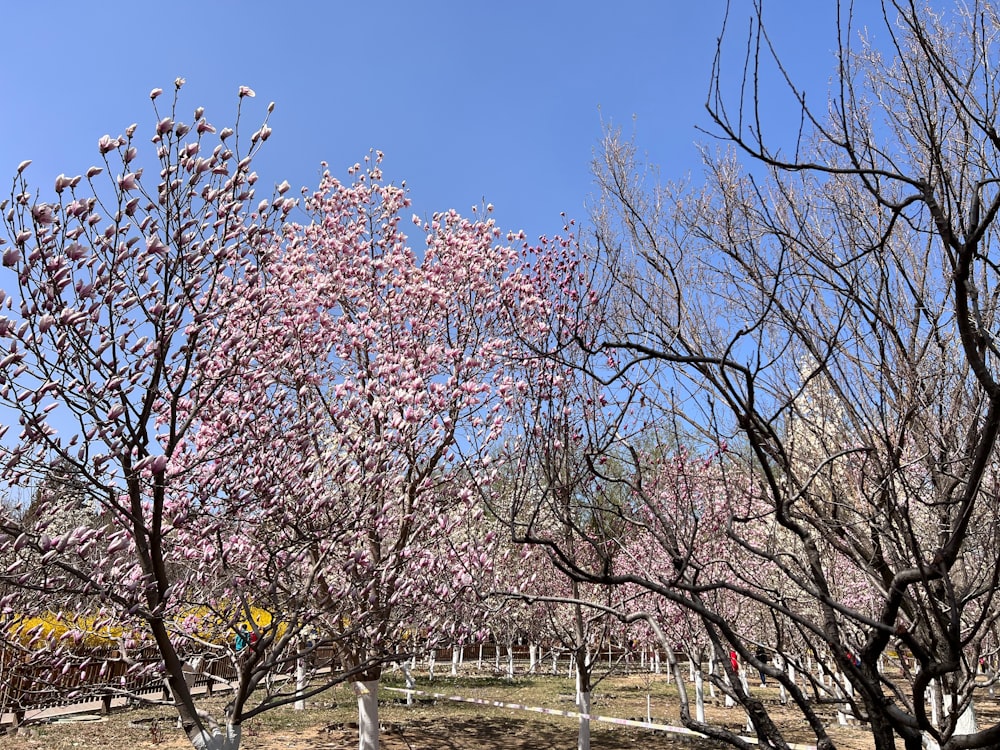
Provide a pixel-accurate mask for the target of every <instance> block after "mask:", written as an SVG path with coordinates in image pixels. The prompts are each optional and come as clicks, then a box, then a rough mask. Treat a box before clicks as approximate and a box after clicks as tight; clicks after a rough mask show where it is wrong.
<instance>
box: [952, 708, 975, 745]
mask: <svg viewBox="0 0 1000 750" xmlns="http://www.w3.org/2000/svg"><path fill="white" fill-rule="evenodd" d="M978 731H979V722H978V721H977V720H976V704H975V701H969V705H968V706H966V707H965V710H964V711H962V715H961V716H959V717H958V721H957V722H956V723H955V736H956V737H957V736H958V735H961V734H975V733H976V732H978Z"/></svg>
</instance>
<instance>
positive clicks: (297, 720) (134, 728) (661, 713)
mask: <svg viewBox="0 0 1000 750" xmlns="http://www.w3.org/2000/svg"><path fill="white" fill-rule="evenodd" d="M387 682H388V684H389V685H391V684H392V682H391V680H389V681H387ZM420 687H421V688H422V689H424V690H426V691H428V692H439V693H444V694H447V695H462V696H465V697H476V698H479V699H481V700H487V701H494V700H496V701H503V702H508V703H518V704H523V705H529V706H544V707H546V708H549V709H551V710H556V711H572V710H574V705H573V701H572V695H571V691H572V682H571V681H570V680H568V679H564V678H555V677H532V678H527V677H525V678H519V679H515V680H513V681H507V680H499V679H482V678H480V679H477V678H472V679H467V678H454V679H450V680H441V679H438V680H436V681H434V682H433V683H431V684H423V685H420ZM672 690H673V689H672V687H671V686H669V685H667V684H666V681H665V680H664V679H662V678H661V679H660V680H658V681H656V682H654V681H653V680H651V679H650V678H649V677H648V676H631V677H618V678H612V679H609V680H607V681H605V682H603V683H601V684H600V685H599V686H598V687H597V688H596V689H595V691H594V707H593V713H594V714H598V715H603V716H613V717H618V718H631V719H638V720H644V719H645V718H646V696H647V695H648V696H649V700H650V712H651V714H652V719H653V721H654V722H657V723H661V724H669V725H679V723H680V722H679V715H678V713H677V710H676V706H677V699H676V693H675V692H672ZM772 692H773V693H774V695H771V693H772ZM396 695H397V694H395V693H392V692H390V691H383V692H382V693H381V694H380V698H381V701H380V719H381V724H382V734H381V746H382V748H383V750H464V749H465V748H472V749H473V750H529V748H530V749H531V750H535V749H537V748H553V749H555V750H562V749H565V750H573V749H574V748H576V735H577V727H578V724H577V720H576V719H572V718H566V717H560V716H547V715H539V714H537V713H531V712H527V711H523V710H515V709H509V708H499V707H493V706H489V705H478V704H472V703H461V702H453V701H448V700H442V699H437V700H431V699H430V698H424V699H422V700H421V702H419V703H418V704H417V705H413V706H406V705H404V704H403V701H402V699H401V698H399V697H396ZM761 697H762V698H763V699H764V700H765V701H766V702H767V703H768V704H769V707H770V708H771V709H772V712H773V714H774V716H775V717H776V719H777V720H778V721H779V723H780V724H781V725H782V726H783V727H784V728H787V730H788V732H789V734H788V739H789V740H790V741H793V742H799V743H807V744H812V743H813V742H814V741H815V740H814V738H812V737H811V736H810V735H809V734H808V732H806V731H804V726H803V722H802V719H801V718H799V717H798V716H797V715H796V714H795V713H794V712H792V711H789V710H788V709H785V708H784V707H781V706H780V705H779V704H778V701H777V690H773V691H772V690H770V689H765V690H763V691H761ZM214 701H215V704H214V705H211V704H210V705H208V706H207V708H209V710H212V711H219V710H220V708H221V701H220V699H218V698H216V699H214ZM707 712H708V718H709V721H711V722H714V723H721V724H724V725H726V726H728V727H729V728H731V729H734V730H741V729H742V728H743V724H744V723H745V715H743V714H742V712H740V711H739V709H735V708H731V709H726V708H724V707H723V706H722V705H721V704H719V703H717V702H716V703H712V704H711V705H709V706H708V707H707ZM175 716H176V714H172V709H171V708H170V707H169V706H154V707H151V708H150V707H147V708H141V709H131V710H120V711H115V712H113V713H112V714H111V715H110V716H103V717H102V716H97V715H84V714H80V715H75V716H71V717H65V718H62V719H58V720H46V721H44V722H36V723H29V724H27V725H25V726H23V727H21V728H20V729H18V730H16V731H13V730H12V731H8V733H7V734H6V735H4V736H0V750H27V749H28V748H31V749H32V750H34V749H36V748H44V749H45V750H107V748H109V747H126V748H143V749H146V748H149V749H158V750H187V749H188V748H190V747H191V746H190V743H188V741H187V739H186V738H185V737H184V736H183V734H182V733H181V731H180V730H179V729H177V728H176V719H175V718H174V717H175ZM355 721H356V704H355V703H354V699H353V695H352V693H351V692H350V690H349V689H348V688H346V687H340V688H335V689H333V690H331V691H329V692H328V693H324V694H323V695H322V696H320V699H319V700H317V701H316V702H312V703H310V704H308V705H307V707H306V710H304V711H293V710H291V709H286V708H282V709H276V710H273V711H269V712H266V713H264V714H262V715H260V716H259V717H258V718H255V719H253V720H251V721H249V722H247V723H246V724H245V725H244V731H243V743H242V747H243V748H246V750H279V749H280V750H334V749H337V750H339V749H340V748H354V747H357V742H358V740H357V725H356V724H355V723H354V722H355ZM828 724H829V727H830V731H831V734H833V735H834V736H835V737H836V739H837V743H838V747H839V748H842V750H867V748H869V747H870V742H869V741H868V739H867V735H866V733H865V732H864V730H863V729H861V728H859V727H841V726H839V725H838V724H837V721H836V717H835V715H832V714H831V716H830V721H829V722H828ZM591 727H592V730H591V732H592V747H593V748H594V750H626V749H631V748H662V749H664V750H681V749H682V748H683V749H684V750H708V749H709V748H719V747H722V746H721V745H720V744H719V743H716V742H712V741H709V740H704V739H699V738H695V737H687V736H682V735H677V734H670V733H666V732H659V731H651V730H647V729H635V728H630V727H622V726H617V725H613V724H606V723H600V722H593V723H592V724H591Z"/></svg>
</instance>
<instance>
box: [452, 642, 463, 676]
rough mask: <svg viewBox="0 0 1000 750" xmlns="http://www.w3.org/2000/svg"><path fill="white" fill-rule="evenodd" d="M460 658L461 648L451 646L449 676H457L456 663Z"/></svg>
mask: <svg viewBox="0 0 1000 750" xmlns="http://www.w3.org/2000/svg"><path fill="white" fill-rule="evenodd" d="M461 659H462V649H461V647H460V646H452V647H451V676H452V677H457V676H458V663H459V661H461Z"/></svg>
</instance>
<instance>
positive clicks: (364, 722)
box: [354, 680, 379, 750]
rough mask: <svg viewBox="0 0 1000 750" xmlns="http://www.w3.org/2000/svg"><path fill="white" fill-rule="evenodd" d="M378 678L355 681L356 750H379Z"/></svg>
mask: <svg viewBox="0 0 1000 750" xmlns="http://www.w3.org/2000/svg"><path fill="white" fill-rule="evenodd" d="M378 682H379V681H378V680H368V681H366V682H355V683H354V692H355V695H357V697H358V750H379V747H378V745H379V741H378V729H379V726H378Z"/></svg>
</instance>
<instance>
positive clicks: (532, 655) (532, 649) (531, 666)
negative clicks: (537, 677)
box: [528, 644, 538, 674]
mask: <svg viewBox="0 0 1000 750" xmlns="http://www.w3.org/2000/svg"><path fill="white" fill-rule="evenodd" d="M537 668H538V646H536V645H534V644H532V645H530V646H528V672H529V673H530V674H534V673H535V670H536V669H537Z"/></svg>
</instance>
